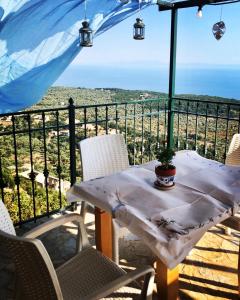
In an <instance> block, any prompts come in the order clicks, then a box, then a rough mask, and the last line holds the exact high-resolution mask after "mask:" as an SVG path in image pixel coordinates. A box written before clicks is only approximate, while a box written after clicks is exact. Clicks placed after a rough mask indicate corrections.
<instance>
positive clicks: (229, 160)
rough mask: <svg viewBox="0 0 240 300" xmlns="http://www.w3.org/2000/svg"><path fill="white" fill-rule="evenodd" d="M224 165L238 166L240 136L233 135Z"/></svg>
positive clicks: (239, 160)
mask: <svg viewBox="0 0 240 300" xmlns="http://www.w3.org/2000/svg"><path fill="white" fill-rule="evenodd" d="M225 164H226V165H240V134H239V133H236V134H234V136H233V138H232V140H231V143H230V146H229V149H228V153H227V156H226V161H225Z"/></svg>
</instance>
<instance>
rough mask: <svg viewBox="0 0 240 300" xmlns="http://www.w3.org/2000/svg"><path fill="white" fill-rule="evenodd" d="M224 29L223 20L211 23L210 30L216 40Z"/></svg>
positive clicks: (222, 33)
mask: <svg viewBox="0 0 240 300" xmlns="http://www.w3.org/2000/svg"><path fill="white" fill-rule="evenodd" d="M225 31H226V26H225V24H224V22H223V21H220V22H217V23H215V24H214V25H213V28H212V32H213V35H214V37H215V38H216V40H220V39H221V37H222V36H223V35H224V33H225Z"/></svg>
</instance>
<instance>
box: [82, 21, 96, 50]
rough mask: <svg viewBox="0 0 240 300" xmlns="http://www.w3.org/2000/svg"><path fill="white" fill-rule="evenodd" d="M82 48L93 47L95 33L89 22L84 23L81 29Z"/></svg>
mask: <svg viewBox="0 0 240 300" xmlns="http://www.w3.org/2000/svg"><path fill="white" fill-rule="evenodd" d="M79 36H80V46H82V47H92V45H93V31H92V29H91V28H90V27H89V22H88V21H87V20H85V21H83V22H82V27H81V28H80V29H79Z"/></svg>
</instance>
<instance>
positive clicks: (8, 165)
mask: <svg viewBox="0 0 240 300" xmlns="http://www.w3.org/2000/svg"><path fill="white" fill-rule="evenodd" d="M173 112H174V131H173V132H172V133H169V134H172V137H173V141H174V145H175V148H176V150H181V149H193V150H197V151H198V152H199V153H200V154H201V155H204V156H206V157H209V158H212V159H216V160H219V161H222V162H224V159H225V157H226V152H227V148H228V144H229V141H230V140H231V138H232V135H233V134H234V133H236V132H239V130H240V125H239V124H240V122H239V121H240V104H238V103H228V102H227V103H219V102H213V101H202V100H190V99H183V98H174V105H173ZM167 125H168V99H148V100H138V101H131V102H121V103H119V102H118V103H108V104H96V105H89V106H75V105H74V102H73V100H72V99H70V101H69V106H68V107H62V108H56V109H44V110H34V111H24V112H18V113H14V114H4V115H0V195H1V198H2V200H3V201H4V202H5V205H6V206H7V208H8V210H9V212H10V214H11V217H12V219H13V221H14V223H15V224H16V225H21V224H23V223H25V222H29V221H31V220H34V221H36V220H37V219H38V218H40V217H43V216H50V215H51V214H52V213H55V212H57V211H59V210H61V209H64V208H66V206H67V203H66V199H65V193H66V190H67V189H68V188H69V187H70V185H71V184H73V183H74V182H75V181H76V180H81V163H80V155H79V153H78V148H77V143H78V142H79V141H80V140H82V139H85V138H87V137H91V136H95V135H101V134H114V133H122V134H123V135H124V137H125V141H126V144H127V145H128V152H129V159H130V163H131V164H141V163H144V162H146V161H149V160H152V159H154V158H155V152H156V149H158V148H159V147H160V146H164V147H165V146H166V141H167V136H168V133H167V128H168V126H167Z"/></svg>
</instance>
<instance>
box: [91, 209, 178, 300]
mask: <svg viewBox="0 0 240 300" xmlns="http://www.w3.org/2000/svg"><path fill="white" fill-rule="evenodd" d="M95 226H96V227H95V231H96V246H97V249H98V250H99V251H101V252H102V253H103V254H105V255H106V256H108V257H109V258H111V259H112V257H113V248H112V217H111V215H110V214H109V213H107V212H105V211H104V210H101V209H99V208H97V207H96V208H95ZM178 275H179V273H178V266H177V267H176V268H174V269H172V270H170V269H168V268H167V267H166V266H165V264H164V263H162V262H161V260H159V259H158V260H157V264H156V275H155V280H156V283H157V292H158V296H159V299H160V300H177V299H178V289H179V287H178Z"/></svg>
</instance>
